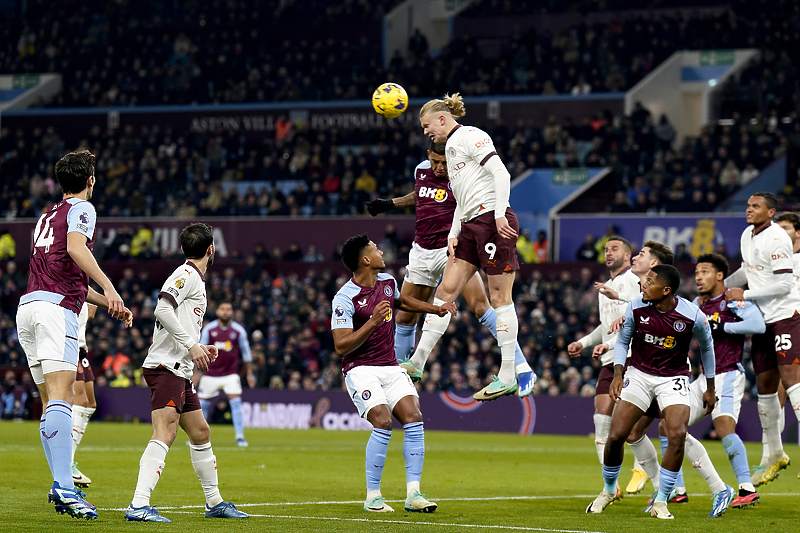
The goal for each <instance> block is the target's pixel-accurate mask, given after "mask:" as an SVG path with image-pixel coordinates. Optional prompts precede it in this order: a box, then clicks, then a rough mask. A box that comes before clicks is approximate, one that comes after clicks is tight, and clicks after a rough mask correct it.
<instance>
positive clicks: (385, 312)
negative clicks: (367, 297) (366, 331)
mask: <svg viewBox="0 0 800 533" xmlns="http://www.w3.org/2000/svg"><path fill="white" fill-rule="evenodd" d="M391 313H392V306H391V305H389V302H388V301H387V300H383V301H381V303H379V304H378V305H376V306H375V309H373V310H372V321H373V322H375V323H376V324H380V323H381V321H383V320H386V319H387V318H388V317H389V316H390V315H391Z"/></svg>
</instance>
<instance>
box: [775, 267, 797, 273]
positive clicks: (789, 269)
mask: <svg viewBox="0 0 800 533" xmlns="http://www.w3.org/2000/svg"><path fill="white" fill-rule="evenodd" d="M793 272H794V271H793V270H792V269H791V268H782V269H780V270H773V271H772V273H773V274H792V273H793Z"/></svg>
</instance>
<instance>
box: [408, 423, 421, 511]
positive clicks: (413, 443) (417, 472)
mask: <svg viewBox="0 0 800 533" xmlns="http://www.w3.org/2000/svg"><path fill="white" fill-rule="evenodd" d="M403 430H404V431H405V435H404V436H403V458H404V459H405V460H406V485H407V489H408V490H409V491H410V492H409V493H408V496H411V495H412V494H414V492H413V491H411V489H410V488H409V487H408V484H409V483H411V482H416V490H419V482H420V480H421V479H422V463H423V462H424V461H425V429H424V427H423V424H422V422H413V423H411V424H406V425H404V426H403Z"/></svg>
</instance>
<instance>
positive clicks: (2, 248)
mask: <svg viewBox="0 0 800 533" xmlns="http://www.w3.org/2000/svg"><path fill="white" fill-rule="evenodd" d="M16 256H17V243H16V242H15V241H14V237H12V236H11V234H10V233H9V232H8V230H7V229H5V228H3V229H2V230H0V260H3V261H6V260H8V259H14V258H15V257H16Z"/></svg>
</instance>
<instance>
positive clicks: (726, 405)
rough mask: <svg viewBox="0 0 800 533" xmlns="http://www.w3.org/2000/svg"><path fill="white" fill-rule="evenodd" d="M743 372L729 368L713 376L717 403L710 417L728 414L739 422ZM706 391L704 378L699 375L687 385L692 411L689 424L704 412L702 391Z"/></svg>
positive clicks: (742, 395)
mask: <svg viewBox="0 0 800 533" xmlns="http://www.w3.org/2000/svg"><path fill="white" fill-rule="evenodd" d="M744 382H745V378H744V372H740V371H739V370H731V371H730V372H725V373H723V374H717V375H716V376H714V390H715V392H716V394H717V403H716V404H714V410H713V411H711V418H712V419H716V418H717V417H718V416H729V417H731V418H733V421H734V422H737V423H738V422H739V411H741V409H742V398H743V397H744ZM705 391H706V378H705V377H704V376H700V377H699V378H697V379H696V380H694V381H693V382H692V384H691V385H689V396H690V401H691V407H692V413H691V414H690V415H689V425H690V426H691V425H692V424H694V423H696V422H697V421H698V420H700V419H701V418H703V413H705V412H706V410H705V408H704V407H703V393H704V392H705Z"/></svg>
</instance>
